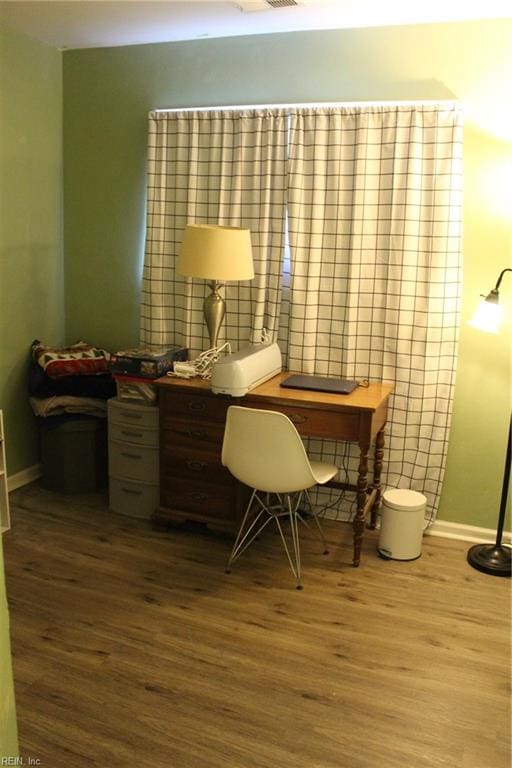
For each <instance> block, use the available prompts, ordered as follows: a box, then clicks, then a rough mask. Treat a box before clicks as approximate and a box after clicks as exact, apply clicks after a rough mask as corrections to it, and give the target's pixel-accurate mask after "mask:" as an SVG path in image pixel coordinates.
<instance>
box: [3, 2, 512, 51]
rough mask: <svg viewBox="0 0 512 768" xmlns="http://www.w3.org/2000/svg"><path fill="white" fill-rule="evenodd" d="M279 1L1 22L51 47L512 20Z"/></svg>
mask: <svg viewBox="0 0 512 768" xmlns="http://www.w3.org/2000/svg"><path fill="white" fill-rule="evenodd" d="M271 1H275V0H271ZM277 1H278V2H279V1H281V2H292V3H293V2H296V3H298V5H296V6H293V7H281V8H271V7H269V6H268V5H267V2H266V0H232V1H231V2H229V1H228V0H226V1H225V2H218V1H217V0H186V1H185V2H183V0H182V1H181V2H180V1H179V0H156V1H155V0H147V1H146V0H143V1H142V2H141V1H140V0H120V1H118V2H111V0H33V1H32V2H26V1H25V0H1V1H0V23H3V24H4V25H5V26H7V27H11V28H13V29H15V30H17V31H18V32H22V33H23V34H26V35H28V36H29V37H33V38H35V39H37V40H40V41H41V42H43V43H46V44H48V45H51V46H54V47H56V48H98V47H108V46H118V45H136V44H141V43H158V42H171V41H178V40H194V39H198V38H214V37H231V36H234V35H258V34H265V33H270V32H292V31H298V30H313V29H341V28H349V27H375V26H387V25H391V24H419V23H428V22H438V21H459V20H464V19H485V18H512V12H511V8H510V6H511V4H510V0H428V3H425V2H414V0H386V2H383V1H382V0H277ZM241 6H245V9H243V8H241Z"/></svg>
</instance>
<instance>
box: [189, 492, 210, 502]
mask: <svg viewBox="0 0 512 768" xmlns="http://www.w3.org/2000/svg"><path fill="white" fill-rule="evenodd" d="M189 498H190V499H192V501H206V499H207V498H208V496H207V494H206V493H199V492H197V491H196V492H195V493H190V494H189Z"/></svg>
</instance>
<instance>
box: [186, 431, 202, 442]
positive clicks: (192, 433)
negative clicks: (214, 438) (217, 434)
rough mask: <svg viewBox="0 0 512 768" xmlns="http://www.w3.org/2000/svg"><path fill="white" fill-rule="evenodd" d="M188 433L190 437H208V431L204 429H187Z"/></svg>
mask: <svg viewBox="0 0 512 768" xmlns="http://www.w3.org/2000/svg"><path fill="white" fill-rule="evenodd" d="M187 435H188V436H189V437H197V438H199V440H202V439H203V438H204V437H206V432H205V431H204V429H189V430H187Z"/></svg>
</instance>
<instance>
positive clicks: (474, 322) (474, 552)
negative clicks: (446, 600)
mask: <svg viewBox="0 0 512 768" xmlns="http://www.w3.org/2000/svg"><path fill="white" fill-rule="evenodd" d="M505 272H512V269H510V268H507V269H504V270H503V271H502V272H501V273H500V275H499V277H498V280H497V282H496V285H495V286H494V288H493V289H492V291H491V292H490V293H489V294H488V295H487V296H483V297H482V298H483V299H484V300H483V301H482V302H480V305H479V306H478V308H477V310H476V312H475V314H474V315H473V317H472V319H471V320H470V323H469V324H470V325H471V326H472V327H473V328H478V330H481V331H486V332H487V333H498V331H499V327H500V323H501V320H502V316H503V312H502V310H503V308H502V307H501V306H500V304H499V298H500V297H499V287H500V283H501V281H502V279H503V275H504V274H505ZM511 440H512V416H511V421H510V424H509V429H508V444H507V454H506V458H505V472H504V474H503V487H502V491H501V502H500V512H499V516H498V528H497V530H496V541H495V543H494V544H475V546H474V547H471V548H470V549H469V550H468V556H467V559H468V563H469V564H470V565H472V566H473V568H476V569H477V570H478V571H482V572H483V573H488V574H490V575H492V576H511V575H512V567H511V551H510V548H509V547H506V546H504V545H503V544H502V537H503V526H504V523H505V512H506V508H507V496H508V486H509V483H510V463H511V459H512V455H511V454H512V443H511Z"/></svg>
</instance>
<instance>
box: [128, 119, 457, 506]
mask: <svg viewBox="0 0 512 768" xmlns="http://www.w3.org/2000/svg"><path fill="white" fill-rule="evenodd" d="M149 122H150V130H149V166H148V215H147V239H146V256H145V265H144V276H143V296H142V310H141V342H142V343H143V344H152V345H161V344H175V343H179V344H183V345H185V346H188V347H189V348H190V349H191V354H192V356H195V355H196V354H197V353H199V352H200V351H202V350H203V349H206V348H207V346H208V343H209V342H208V337H207V333H206V327H205V324H204V322H203V316H202V304H203V298H204V295H205V291H206V290H207V288H206V286H205V283H204V282H203V281H192V280H189V279H186V278H183V277H181V276H179V275H177V274H176V272H175V261H176V258H177V254H178V252H179V247H180V244H181V238H182V235H183V230H184V228H185V225H186V224H187V222H197V223H213V224H217V223H219V224H224V225H232V226H245V227H248V228H249V229H250V230H251V235H252V243H253V251H254V258H255V272H256V277H255V279H254V281H252V282H247V283H235V284H232V285H228V286H226V288H225V289H224V290H225V291H226V300H227V310H228V311H227V316H226V321H225V323H224V325H223V334H224V336H223V337H222V338H221V339H220V340H219V341H222V340H224V339H227V340H229V341H230V342H231V344H232V347H233V351H234V350H236V349H237V348H238V346H239V345H240V344H243V343H244V342H247V341H253V342H257V341H259V340H260V338H261V333H262V329H263V328H266V329H267V330H268V331H269V335H270V338H271V339H276V338H279V341H280V343H281V346H282V349H283V353H284V355H283V356H284V359H285V360H286V361H287V367H288V368H289V369H290V370H295V371H299V372H304V373H316V374H326V375H337V376H340V375H341V376H344V377H347V378H356V379H364V378H368V379H373V380H384V381H389V382H392V383H394V386H395V390H394V395H393V397H392V401H391V413H390V420H389V422H388V426H387V442H388V446H387V451H386V462H385V472H384V476H383V481H384V483H385V484H387V485H389V486H392V487H409V488H413V489H415V490H418V491H420V492H422V493H425V494H426V496H427V499H428V507H429V512H430V516H431V517H432V518H433V517H434V516H435V512H436V509H437V505H438V501H439V495H440V489H441V483H442V478H443V473H444V466H445V461H446V451H447V445H448V435H449V426H450V419H451V411H452V400H453V389H454V379H455V369H456V359H457V342H458V325H459V305H460V287H461V188H462V159H461V156H462V116H461V112H460V110H459V109H458V108H457V107H456V106H455V105H450V104H448V105H447V104H439V105H432V104H429V105H409V106H406V105H399V106H376V105H374V106H361V107H333V108H290V109H275V110H274V109H254V110H238V111H237V110H218V111H215V110H214V111H204V110H197V111H183V112H154V113H151V114H150V121H149ZM287 217H288V218H287ZM286 226H288V230H289V247H290V272H291V274H290V290H289V291H288V290H285V292H284V297H283V302H282V304H281V295H282V293H283V292H282V290H281V286H282V272H283V257H284V247H285V230H286ZM280 315H281V316H280ZM279 323H280V328H279ZM278 332H279V336H278ZM309 450H310V451H311V452H312V453H313V455H315V454H316V455H317V456H320V457H324V458H331V459H332V460H333V461H335V462H336V463H337V464H338V466H340V467H342V471H343V473H344V474H346V475H347V477H348V479H349V480H350V479H351V475H352V474H353V473H355V472H356V471H357V463H358V462H357V448H355V450H354V447H353V446H348V445H347V444H343V443H337V444H336V443H330V442H327V441H310V446H309ZM319 493H320V496H321V501H322V502H324V501H327V502H328V503H332V504H333V506H335V507H336V514H340V516H342V517H345V516H346V515H347V514H348V513H349V512H350V505H349V504H344V503H343V504H342V505H341V506H339V505H338V502H337V500H336V499H334V498H333V496H332V494H329V492H325V491H321V492H319ZM322 494H324V495H325V494H327V498H324V497H322Z"/></svg>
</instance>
